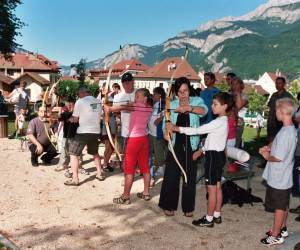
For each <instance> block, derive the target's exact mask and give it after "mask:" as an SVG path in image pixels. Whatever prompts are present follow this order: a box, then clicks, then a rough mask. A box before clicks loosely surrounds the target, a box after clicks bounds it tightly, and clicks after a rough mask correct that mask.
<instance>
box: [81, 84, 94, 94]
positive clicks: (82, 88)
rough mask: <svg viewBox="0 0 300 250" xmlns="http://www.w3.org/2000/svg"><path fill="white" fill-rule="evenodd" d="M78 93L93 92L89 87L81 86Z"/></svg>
mask: <svg viewBox="0 0 300 250" xmlns="http://www.w3.org/2000/svg"><path fill="white" fill-rule="evenodd" d="M78 93H86V94H90V93H91V92H90V90H89V89H88V88H87V87H85V86H83V87H80V88H79V89H78Z"/></svg>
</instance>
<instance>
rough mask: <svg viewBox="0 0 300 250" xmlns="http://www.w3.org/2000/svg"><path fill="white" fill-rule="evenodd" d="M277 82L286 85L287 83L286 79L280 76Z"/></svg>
mask: <svg viewBox="0 0 300 250" xmlns="http://www.w3.org/2000/svg"><path fill="white" fill-rule="evenodd" d="M275 81H282V82H283V83H284V84H285V83H286V80H285V78H284V77H282V76H278V77H277V78H276V80H275Z"/></svg>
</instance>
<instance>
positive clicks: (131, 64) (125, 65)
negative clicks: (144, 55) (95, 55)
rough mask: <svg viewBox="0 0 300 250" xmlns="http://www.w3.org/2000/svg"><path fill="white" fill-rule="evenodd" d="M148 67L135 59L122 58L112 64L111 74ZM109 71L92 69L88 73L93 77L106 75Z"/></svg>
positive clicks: (115, 74) (118, 74)
mask: <svg viewBox="0 0 300 250" xmlns="http://www.w3.org/2000/svg"><path fill="white" fill-rule="evenodd" d="M149 68H150V67H149V66H148V65H146V64H144V63H142V62H141V61H139V60H137V59H130V60H123V61H121V62H118V63H116V64H114V65H113V70H112V74H111V75H112V76H120V75H122V74H124V73H125V72H126V71H141V72H143V71H145V70H147V69H149ZM108 72H109V68H107V69H92V70H90V73H91V75H92V76H93V77H95V76H98V77H106V76H107V74H108Z"/></svg>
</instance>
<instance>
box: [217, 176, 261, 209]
mask: <svg viewBox="0 0 300 250" xmlns="http://www.w3.org/2000/svg"><path fill="white" fill-rule="evenodd" d="M222 192H223V203H222V205H224V204H227V203H228V204H236V205H238V206H239V207H242V206H243V204H244V203H246V204H247V203H248V204H251V205H252V206H253V203H258V202H263V200H262V199H261V198H259V197H256V196H254V195H252V194H251V190H250V191H247V190H245V189H243V188H241V187H239V186H238V185H237V184H235V183H234V182H233V181H226V182H225V183H223V184H222Z"/></svg>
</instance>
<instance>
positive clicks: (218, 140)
mask: <svg viewBox="0 0 300 250" xmlns="http://www.w3.org/2000/svg"><path fill="white" fill-rule="evenodd" d="M179 130H180V133H184V134H187V135H197V134H198V135H199V134H208V135H207V138H206V139H205V143H204V147H203V150H204V151H208V150H215V151H218V152H220V151H223V150H224V149H225V146H226V141H227V136H228V118H227V116H221V117H218V118H216V119H215V120H213V121H211V122H210V123H207V124H205V125H203V126H200V127H197V128H184V127H180V128H179Z"/></svg>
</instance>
